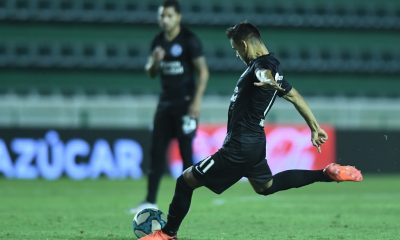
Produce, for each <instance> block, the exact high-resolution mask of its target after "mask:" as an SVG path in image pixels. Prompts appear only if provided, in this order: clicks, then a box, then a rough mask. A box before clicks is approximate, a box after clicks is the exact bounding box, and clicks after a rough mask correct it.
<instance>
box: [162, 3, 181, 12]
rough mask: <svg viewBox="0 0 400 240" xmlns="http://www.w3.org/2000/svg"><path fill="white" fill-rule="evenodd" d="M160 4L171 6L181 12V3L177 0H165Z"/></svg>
mask: <svg viewBox="0 0 400 240" xmlns="http://www.w3.org/2000/svg"><path fill="white" fill-rule="evenodd" d="M161 6H163V7H165V8H167V7H172V8H174V9H175V12H177V13H181V5H180V4H179V2H178V1H177V0H165V1H164V2H163V4H162V5H161Z"/></svg>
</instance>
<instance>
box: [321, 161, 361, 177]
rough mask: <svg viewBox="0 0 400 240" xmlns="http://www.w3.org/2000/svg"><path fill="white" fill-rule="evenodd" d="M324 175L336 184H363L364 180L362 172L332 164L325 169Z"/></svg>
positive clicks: (351, 167)
mask: <svg viewBox="0 0 400 240" xmlns="http://www.w3.org/2000/svg"><path fill="white" fill-rule="evenodd" d="M324 173H325V174H326V175H327V176H328V177H330V178H331V179H332V180H334V181H336V182H344V181H352V182H361V181H362V180H363V176H362V174H361V171H360V170H358V169H357V168H355V167H353V166H341V165H339V164H336V163H331V164H329V165H328V166H326V167H325V168H324Z"/></svg>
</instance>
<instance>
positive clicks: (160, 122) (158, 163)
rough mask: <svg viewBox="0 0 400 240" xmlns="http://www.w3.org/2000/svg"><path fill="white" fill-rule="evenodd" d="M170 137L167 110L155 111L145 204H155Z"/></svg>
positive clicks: (169, 120) (169, 122) (169, 118)
mask: <svg viewBox="0 0 400 240" xmlns="http://www.w3.org/2000/svg"><path fill="white" fill-rule="evenodd" d="M172 136H173V129H171V116H170V115H169V113H168V110H157V113H156V115H155V117H154V129H153V133H152V143H151V150H150V165H149V173H148V179H147V196H146V202H150V203H155V202H156V199H157V192H158V188H159V186H160V181H161V177H162V175H163V173H164V171H165V166H166V154H167V148H168V145H169V142H170V141H171V138H172Z"/></svg>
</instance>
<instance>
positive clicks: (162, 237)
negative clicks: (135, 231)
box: [139, 230, 178, 240]
mask: <svg viewBox="0 0 400 240" xmlns="http://www.w3.org/2000/svg"><path fill="white" fill-rule="evenodd" d="M177 239H178V238H177V237H176V236H173V237H171V236H169V235H168V234H166V233H164V232H163V231H161V230H158V231H155V232H153V233H152V234H150V235H147V236H145V237H142V238H140V239H139V240H177Z"/></svg>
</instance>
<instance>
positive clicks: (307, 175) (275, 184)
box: [250, 170, 332, 195]
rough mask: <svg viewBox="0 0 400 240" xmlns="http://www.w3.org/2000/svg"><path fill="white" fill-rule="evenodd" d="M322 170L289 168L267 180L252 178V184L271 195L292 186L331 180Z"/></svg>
mask: <svg viewBox="0 0 400 240" xmlns="http://www.w3.org/2000/svg"><path fill="white" fill-rule="evenodd" d="M330 181H332V180H331V179H330V178H329V177H327V176H326V175H325V174H324V173H323V171H322V170H320V171H311V170H288V171H284V172H280V173H278V174H276V175H274V176H273V177H272V178H270V179H267V180H265V181H262V180H261V181H260V180H254V179H250V184H251V186H252V187H253V189H254V191H255V192H257V193H258V194H262V195H269V194H273V193H275V192H279V191H283V190H287V189H290V188H299V187H303V186H306V185H309V184H311V183H315V182H330Z"/></svg>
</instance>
